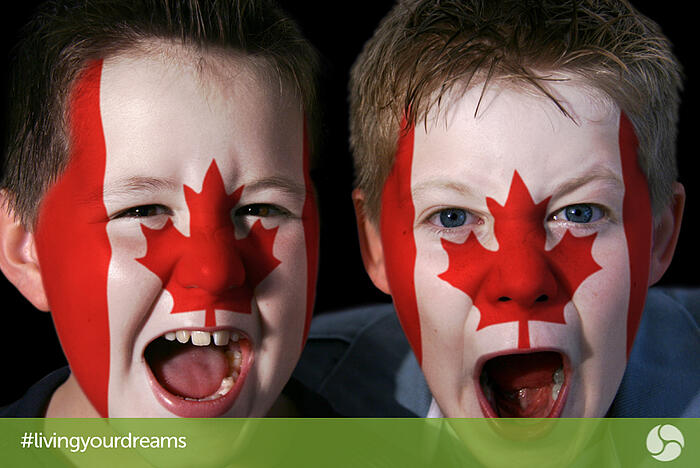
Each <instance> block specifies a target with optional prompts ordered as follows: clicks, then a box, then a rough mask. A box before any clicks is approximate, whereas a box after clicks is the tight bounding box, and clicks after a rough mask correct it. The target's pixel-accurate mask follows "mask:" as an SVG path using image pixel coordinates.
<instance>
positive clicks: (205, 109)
mask: <svg viewBox="0 0 700 468" xmlns="http://www.w3.org/2000/svg"><path fill="white" fill-rule="evenodd" d="M16 57H17V61H16V63H15V64H14V67H13V73H14V74H13V76H12V80H11V85H12V88H11V102H10V108H9V116H10V123H9V131H8V135H9V137H8V139H7V141H8V144H7V148H6V150H5V152H4V158H5V159H4V164H3V177H2V185H1V187H2V201H3V203H2V207H3V209H2V215H1V216H0V246H1V248H0V252H1V253H0V268H1V269H2V271H3V273H4V274H5V275H6V277H7V278H8V279H9V280H10V281H11V282H12V283H13V284H14V285H15V286H16V287H17V288H18V289H19V290H20V292H21V293H22V294H23V295H24V296H25V297H26V298H27V299H28V300H29V301H31V302H32V304H34V305H35V306H36V307H37V308H38V309H40V310H45V311H48V310H50V311H51V314H52V317H53V320H54V323H55V325H56V329H57V333H58V336H59V339H60V340H61V345H62V347H63V349H64V352H65V354H66V357H67V360H68V363H69V366H70V375H68V371H67V370H64V371H60V372H59V373H58V374H54V375H52V376H51V377H49V380H48V381H44V382H43V383H41V384H39V385H38V386H37V387H35V388H34V389H30V391H29V392H28V393H27V396H25V397H24V398H23V399H22V400H20V401H18V402H17V403H15V404H13V405H10V406H9V407H7V408H5V409H4V410H3V411H2V416H25V417H26V416H44V415H45V416H49V417H53V416H61V417H74V416H83V417H85V416H102V417H107V416H109V417H130V416H131V417H134V416H138V417H153V416H156V417H172V416H180V417H214V416H237V417H246V416H264V415H265V414H267V413H268V411H269V410H270V407H271V406H272V405H273V403H274V402H275V400H276V399H277V397H278V395H279V393H280V391H281V389H282V387H283V385H284V384H285V382H286V381H287V379H288V378H289V375H290V374H291V371H292V369H293V367H294V365H295V363H296V361H297V359H298V356H299V353H300V352H301V348H302V345H303V342H304V340H305V336H306V332H307V328H308V327H307V326H308V322H309V319H310V313H311V310H312V305H313V298H314V288H315V277H316V255H317V249H318V241H317V229H318V220H317V213H316V206H315V201H314V196H313V188H312V185H311V182H310V179H309V144H308V138H307V131H306V128H307V126H306V123H305V122H306V120H307V118H308V121H309V122H313V120H314V119H313V116H314V112H315V111H314V75H315V68H316V56H315V52H314V51H313V49H312V48H311V46H310V45H309V44H308V42H306V41H305V40H304V39H303V38H302V37H301V35H300V33H299V31H298V29H297V28H296V26H295V25H294V24H293V23H292V22H291V20H289V18H287V17H286V16H284V14H283V13H282V12H281V11H280V10H279V9H278V8H277V7H276V6H275V5H273V4H271V3H270V2H267V1H264V0H261V1H257V0H256V1H247V0H241V1H235V2H210V1H204V0H203V1H188V2H183V1H174V0H173V1H171V0H162V1H151V0H142V1H130V2H123V1H111V0H98V1H89V2H83V1H75V2H71V1H56V2H49V3H47V4H45V5H44V6H43V7H42V9H41V10H40V11H39V12H38V14H37V15H36V16H35V18H34V20H33V21H32V22H31V23H30V24H29V26H28V28H27V30H26V31H25V37H24V39H23V41H22V42H21V44H20V47H19V49H18V53H17V55H16ZM313 130H314V129H313V127H311V128H310V134H313Z"/></svg>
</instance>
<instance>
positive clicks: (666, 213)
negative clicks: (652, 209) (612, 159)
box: [649, 182, 685, 286]
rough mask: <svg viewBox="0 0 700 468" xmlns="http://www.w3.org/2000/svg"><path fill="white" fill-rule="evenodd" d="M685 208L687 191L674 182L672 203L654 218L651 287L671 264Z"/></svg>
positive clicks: (650, 269) (650, 272)
mask: <svg viewBox="0 0 700 468" xmlns="http://www.w3.org/2000/svg"><path fill="white" fill-rule="evenodd" d="M684 206H685V189H684V188H683V186H682V185H681V184H680V183H678V182H674V185H673V198H672V199H671V202H670V203H669V204H668V206H667V207H666V208H664V210H663V211H662V212H661V213H660V214H659V215H658V216H656V217H655V218H654V231H653V233H652V246H651V265H650V268H649V286H651V285H652V284H654V283H656V282H657V281H659V280H660V279H661V277H662V276H663V274H664V273H665V272H666V270H667V269H668V267H669V265H670V264H671V260H672V259H673V253H674V252H675V250H676V243H677V242H678V234H679V233H680V230H681V218H682V217H683V207H684Z"/></svg>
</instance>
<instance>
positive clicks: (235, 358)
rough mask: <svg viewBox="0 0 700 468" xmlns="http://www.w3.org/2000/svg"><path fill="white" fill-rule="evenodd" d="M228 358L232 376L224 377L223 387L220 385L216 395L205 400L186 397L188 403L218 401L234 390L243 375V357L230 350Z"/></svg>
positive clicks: (227, 353)
mask: <svg viewBox="0 0 700 468" xmlns="http://www.w3.org/2000/svg"><path fill="white" fill-rule="evenodd" d="M226 357H227V358H228V363H229V368H230V369H231V375H229V376H227V377H224V378H223V379H221V385H219V388H218V389H216V391H215V392H214V393H212V394H211V395H208V396H205V397H203V398H189V397H184V399H185V400H188V401H210V400H216V399H217V398H221V397H222V396H224V395H226V394H227V393H228V392H229V391H230V390H231V389H232V388H233V385H234V384H235V383H236V380H238V376H239V375H240V373H241V362H242V359H243V355H242V354H241V352H240V351H239V350H233V351H232V350H228V351H226Z"/></svg>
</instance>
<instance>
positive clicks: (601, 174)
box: [552, 167, 625, 197]
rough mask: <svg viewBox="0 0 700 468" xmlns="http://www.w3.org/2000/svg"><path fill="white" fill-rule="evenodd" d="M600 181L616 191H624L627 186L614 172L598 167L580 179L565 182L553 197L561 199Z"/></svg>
mask: <svg viewBox="0 0 700 468" xmlns="http://www.w3.org/2000/svg"><path fill="white" fill-rule="evenodd" d="M598 181H600V182H603V183H605V184H608V185H611V186H613V188H615V189H619V190H623V191H624V188H625V184H624V183H623V182H622V180H621V179H620V177H619V176H618V175H617V174H615V173H614V172H613V171H611V170H610V169H609V168H607V167H596V168H594V169H593V170H592V171H590V172H589V173H587V174H584V175H582V176H580V177H574V178H573V179H569V180H567V181H565V182H562V183H561V184H559V185H558V186H557V187H556V188H555V189H554V192H553V193H552V196H553V197H561V196H563V195H566V194H567V193H570V192H573V191H574V190H576V189H578V188H579V187H583V186H584V185H587V184H589V183H591V182H598Z"/></svg>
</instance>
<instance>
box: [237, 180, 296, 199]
mask: <svg viewBox="0 0 700 468" xmlns="http://www.w3.org/2000/svg"><path fill="white" fill-rule="evenodd" d="M244 185H245V188H246V190H249V191H258V190H265V189H277V190H281V191H282V192H287V193H289V194H290V195H292V196H294V197H298V198H300V199H303V198H304V197H305V196H306V195H307V194H308V193H309V190H308V189H307V188H306V186H305V185H304V184H300V183H298V182H296V181H294V180H291V179H288V178H286V177H278V176H271V177H265V178H262V179H258V180H254V181H252V182H249V183H247V184H244Z"/></svg>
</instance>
